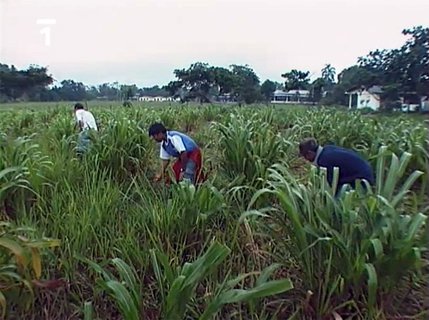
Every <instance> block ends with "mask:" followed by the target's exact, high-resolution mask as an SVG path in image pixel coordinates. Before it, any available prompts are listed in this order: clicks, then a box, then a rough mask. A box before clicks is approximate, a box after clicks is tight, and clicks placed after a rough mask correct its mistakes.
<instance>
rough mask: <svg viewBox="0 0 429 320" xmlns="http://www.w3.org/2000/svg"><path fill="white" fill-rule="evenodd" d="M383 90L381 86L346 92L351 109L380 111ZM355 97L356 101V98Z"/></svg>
mask: <svg viewBox="0 0 429 320" xmlns="http://www.w3.org/2000/svg"><path fill="white" fill-rule="evenodd" d="M382 92H383V91H382V89H381V87H379V86H372V87H370V88H368V89H366V88H364V87H362V88H359V89H355V90H351V91H349V92H346V94H347V95H348V96H349V109H363V108H370V109H372V110H374V111H377V110H378V109H380V105H381V97H380V94H381V93H382ZM353 96H355V97H356V98H355V101H353V100H354V97H353Z"/></svg>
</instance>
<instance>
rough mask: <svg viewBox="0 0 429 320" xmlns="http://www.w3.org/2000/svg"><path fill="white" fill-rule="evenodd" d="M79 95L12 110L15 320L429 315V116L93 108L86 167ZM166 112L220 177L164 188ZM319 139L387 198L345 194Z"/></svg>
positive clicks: (7, 241) (1, 181) (2, 300)
mask: <svg viewBox="0 0 429 320" xmlns="http://www.w3.org/2000/svg"><path fill="white" fill-rule="evenodd" d="M71 106H72V104H71V103H69V104H67V103H62V104H49V105H47V104H41V103H32V104H20V105H15V104H8V105H1V106H0V116H1V118H0V124H1V125H0V134H1V142H0V146H1V152H0V201H1V202H0V214H1V216H2V222H1V234H0V308H1V309H0V310H1V312H3V318H6V319H88V320H89V319H127V320H131V319H168V320H175V319H334V317H335V319H411V318H413V319H425V318H427V316H428V313H427V312H426V311H427V310H428V307H429V305H428V301H427V297H428V291H427V289H426V288H427V280H428V277H427V275H428V267H427V254H426V252H425V248H426V247H427V242H428V238H427V237H428V231H429V230H428V227H427V224H426V217H427V214H428V210H429V206H428V205H429V202H428V196H427V192H428V190H427V187H428V185H427V182H428V174H429V154H428V134H429V130H428V127H427V125H426V124H425V123H424V121H423V119H422V118H420V117H408V116H406V115H398V116H382V115H375V116H374V115H370V116H368V115H363V114H360V113H357V112H355V113H351V112H347V111H342V110H336V109H324V108H317V107H298V106H294V107H288V106H283V107H280V106H276V107H275V108H274V107H271V106H266V105H259V106H246V107H237V106H207V105H204V106H200V105H187V106H182V105H179V104H172V105H168V104H158V105H155V104H150V105H148V104H147V103H134V106H133V107H131V108H125V107H123V106H121V105H120V103H115V102H105V103H95V102H89V103H88V107H89V110H90V111H92V112H93V114H94V115H95V117H96V119H97V121H98V123H99V128H100V131H99V132H98V134H97V135H96V136H95V137H94V144H93V147H92V149H91V152H90V153H89V154H88V155H86V157H85V158H84V159H83V160H81V161H79V160H78V159H76V156H75V151H74V147H75V145H76V139H77V132H76V131H75V130H74V127H73V126H74V122H73V113H72V107H71ZM154 121H162V122H163V123H164V124H165V125H166V126H167V127H168V128H171V129H175V130H179V131H183V132H187V133H188V134H189V135H190V136H192V137H193V138H194V139H195V140H196V141H197V142H198V143H199V145H200V146H201V147H202V150H203V154H204V161H205V169H206V170H207V171H208V172H209V179H208V181H207V182H206V183H205V184H204V185H202V186H200V187H199V188H197V189H195V188H194V187H191V186H187V185H184V184H180V185H174V186H171V187H170V188H168V187H166V186H164V185H162V184H159V183H153V182H152V178H153V176H154V174H155V173H156V170H157V169H158V166H159V160H158V146H157V145H156V144H155V143H154V142H153V141H152V140H151V139H150V138H149V137H148V135H147V129H148V127H149V125H150V124H151V123H152V122H154ZM309 136H314V137H316V138H317V139H318V140H319V142H320V143H321V144H324V143H328V142H329V143H335V144H337V145H341V146H344V147H351V148H354V149H356V150H358V151H359V152H361V154H362V155H363V156H364V157H366V158H367V159H369V161H370V162H371V164H372V165H373V167H374V170H375V172H376V176H377V183H376V186H375V187H374V188H373V190H372V192H370V193H369V194H367V195H363V194H362V193H360V192H359V191H355V192H352V191H347V192H345V193H344V194H343V196H342V197H341V198H340V199H338V200H336V199H335V198H334V196H333V192H332V190H331V188H330V187H329V186H328V185H327V183H326V182H325V180H324V177H323V172H322V173H318V172H316V170H314V168H312V167H311V166H310V165H309V164H308V163H305V162H303V160H302V159H300V158H298V156H297V153H298V152H297V149H298V147H297V145H298V143H299V141H300V140H301V139H303V138H305V137H309ZM0 318H2V317H0Z"/></svg>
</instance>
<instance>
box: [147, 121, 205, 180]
mask: <svg viewBox="0 0 429 320" xmlns="http://www.w3.org/2000/svg"><path fill="white" fill-rule="evenodd" d="M149 136H150V137H152V138H153V139H154V140H155V141H156V142H158V143H160V144H161V146H160V158H161V160H162V164H161V172H160V173H159V174H158V175H157V176H156V177H155V181H160V180H161V179H163V178H164V179H166V178H167V177H166V175H165V173H166V170H167V168H168V165H169V163H170V159H171V158H176V159H177V160H176V162H175V163H174V164H173V171H174V175H175V178H176V181H181V180H188V181H189V182H191V183H192V184H196V183H200V182H203V181H204V179H205V178H204V174H203V172H202V155H201V149H200V148H199V147H198V145H197V144H196V143H195V141H194V140H192V139H191V138H190V137H189V136H187V135H186V134H183V133H180V132H177V131H169V130H167V129H166V128H165V127H164V125H163V124H162V123H154V124H152V125H151V126H150V128H149Z"/></svg>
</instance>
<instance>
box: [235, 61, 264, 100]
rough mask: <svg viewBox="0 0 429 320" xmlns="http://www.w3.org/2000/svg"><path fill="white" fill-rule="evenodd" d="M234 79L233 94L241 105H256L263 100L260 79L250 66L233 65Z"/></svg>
mask: <svg viewBox="0 0 429 320" xmlns="http://www.w3.org/2000/svg"><path fill="white" fill-rule="evenodd" d="M231 72H232V74H233V78H234V86H233V92H234V95H235V96H236V98H237V101H238V102H239V103H240V104H241V103H243V102H244V103H246V104H249V103H254V102H257V101H259V100H261V91H260V86H259V77H258V76H257V75H256V73H255V71H253V69H252V68H250V67H249V66H248V65H244V66H242V65H236V64H233V65H231Z"/></svg>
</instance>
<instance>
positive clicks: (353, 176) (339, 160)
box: [315, 145, 374, 188]
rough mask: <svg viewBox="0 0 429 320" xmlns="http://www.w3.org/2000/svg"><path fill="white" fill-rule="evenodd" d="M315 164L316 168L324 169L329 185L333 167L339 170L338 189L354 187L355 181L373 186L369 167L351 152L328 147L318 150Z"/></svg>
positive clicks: (372, 175)
mask: <svg viewBox="0 0 429 320" xmlns="http://www.w3.org/2000/svg"><path fill="white" fill-rule="evenodd" d="M315 162H316V165H317V166H319V167H324V168H326V171H327V177H326V178H327V180H328V182H329V184H332V180H333V175H334V167H338V168H339V176H338V188H341V186H342V185H344V184H350V185H351V186H352V187H355V181H356V180H357V179H365V180H367V181H368V182H369V183H370V184H374V173H373V169H372V167H371V165H370V164H369V163H368V161H366V160H365V159H363V158H362V157H361V156H360V155H359V154H357V153H356V152H355V151H353V150H349V149H345V148H341V147H338V146H332V145H328V146H325V147H323V148H322V149H321V150H319V152H318V155H317V158H316V160H315Z"/></svg>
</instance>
